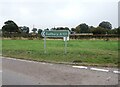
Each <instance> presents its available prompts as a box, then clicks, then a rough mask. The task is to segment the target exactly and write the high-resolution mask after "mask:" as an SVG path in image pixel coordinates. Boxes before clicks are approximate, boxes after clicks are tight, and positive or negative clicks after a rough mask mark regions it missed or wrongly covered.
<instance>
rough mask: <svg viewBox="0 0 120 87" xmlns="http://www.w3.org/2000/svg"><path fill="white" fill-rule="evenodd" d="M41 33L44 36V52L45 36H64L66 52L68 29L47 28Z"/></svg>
mask: <svg viewBox="0 0 120 87" xmlns="http://www.w3.org/2000/svg"><path fill="white" fill-rule="evenodd" d="M41 35H42V36H43V37H44V53H46V37H65V54H66V53H67V49H66V48H67V37H68V36H69V31H68V30H51V31H48V30H47V31H43V32H42V33H41Z"/></svg>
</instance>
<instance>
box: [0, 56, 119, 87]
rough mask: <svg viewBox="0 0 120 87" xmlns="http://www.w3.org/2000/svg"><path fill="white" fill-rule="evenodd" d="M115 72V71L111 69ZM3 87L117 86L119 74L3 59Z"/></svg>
mask: <svg viewBox="0 0 120 87" xmlns="http://www.w3.org/2000/svg"><path fill="white" fill-rule="evenodd" d="M111 70H113V69H111ZM2 84H3V85H117V84H118V74H115V73H112V72H101V71H92V70H89V69H78V68H74V67H72V65H64V64H50V63H42V62H31V61H24V60H23V61H22V60H16V59H10V58H2Z"/></svg>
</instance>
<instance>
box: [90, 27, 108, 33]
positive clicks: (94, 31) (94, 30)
mask: <svg viewBox="0 0 120 87" xmlns="http://www.w3.org/2000/svg"><path fill="white" fill-rule="evenodd" d="M91 32H92V33H93V34H106V32H107V30H106V29H104V28H102V27H97V28H93V29H91Z"/></svg>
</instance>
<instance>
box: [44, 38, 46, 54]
mask: <svg viewBox="0 0 120 87" xmlns="http://www.w3.org/2000/svg"><path fill="white" fill-rule="evenodd" d="M44 53H46V37H44Z"/></svg>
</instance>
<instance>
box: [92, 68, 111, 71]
mask: <svg viewBox="0 0 120 87" xmlns="http://www.w3.org/2000/svg"><path fill="white" fill-rule="evenodd" d="M90 69H91V70H95V71H103V72H109V70H106V69H98V68H90Z"/></svg>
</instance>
